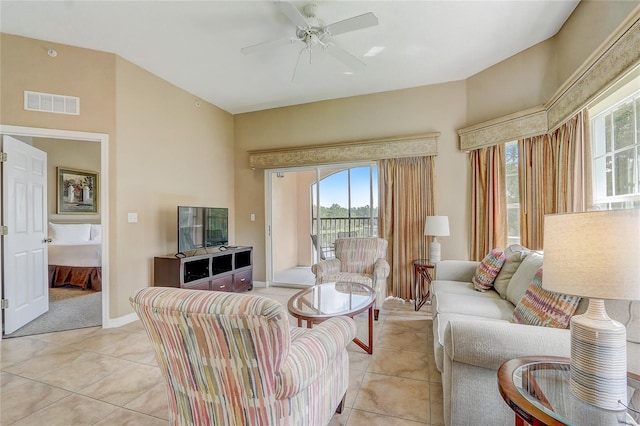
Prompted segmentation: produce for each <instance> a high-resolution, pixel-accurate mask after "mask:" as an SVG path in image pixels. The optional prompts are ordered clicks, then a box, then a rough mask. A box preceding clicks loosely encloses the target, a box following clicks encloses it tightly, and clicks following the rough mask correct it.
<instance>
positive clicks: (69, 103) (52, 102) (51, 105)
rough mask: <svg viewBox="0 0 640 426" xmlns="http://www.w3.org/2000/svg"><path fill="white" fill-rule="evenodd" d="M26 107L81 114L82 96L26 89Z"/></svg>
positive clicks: (36, 109) (30, 109)
mask: <svg viewBox="0 0 640 426" xmlns="http://www.w3.org/2000/svg"><path fill="white" fill-rule="evenodd" d="M24 109H25V110H27V111H40V112H52V113H54V114H70V115H80V98H77V97H75V96H63V95H52V94H51V93H39V92H29V91H27V90H25V91H24Z"/></svg>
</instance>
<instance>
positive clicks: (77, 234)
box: [48, 223, 102, 291]
mask: <svg viewBox="0 0 640 426" xmlns="http://www.w3.org/2000/svg"><path fill="white" fill-rule="evenodd" d="M101 231H102V230H101V227H100V225H97V224H88V223H69V224H60V223H49V238H50V239H51V242H50V243H49V247H48V251H49V285H50V286H51V287H62V286H66V285H73V286H78V287H81V288H83V289H87V288H90V289H91V290H94V291H101V290H102V235H101Z"/></svg>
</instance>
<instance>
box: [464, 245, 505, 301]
mask: <svg viewBox="0 0 640 426" xmlns="http://www.w3.org/2000/svg"><path fill="white" fill-rule="evenodd" d="M504 261H505V257H504V251H502V250H501V249H497V248H495V249H493V250H491V251H490V252H489V253H488V254H487V255H486V256H485V257H484V259H482V261H481V262H480V264H479V265H478V268H477V269H476V273H475V275H474V276H473V278H472V279H471V282H472V283H473V286H474V288H475V289H476V290H478V291H487V290H489V289H491V287H493V281H494V280H495V279H496V276H498V272H500V269H501V268H502V265H503V264H504Z"/></svg>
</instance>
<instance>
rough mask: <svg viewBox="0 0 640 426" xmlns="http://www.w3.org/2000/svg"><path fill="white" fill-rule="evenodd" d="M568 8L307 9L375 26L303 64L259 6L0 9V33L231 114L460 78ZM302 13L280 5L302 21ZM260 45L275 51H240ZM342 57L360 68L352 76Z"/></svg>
mask: <svg viewBox="0 0 640 426" xmlns="http://www.w3.org/2000/svg"><path fill="white" fill-rule="evenodd" d="M578 2H579V0H562V1H558V0H531V1H528V0H521V1H482V0H480V1H455V0H454V1H318V2H315V4H316V5H317V7H316V13H315V17H316V18H317V19H318V20H319V21H320V22H318V23H316V24H317V25H319V26H324V25H328V24H332V23H334V22H338V21H342V20H345V19H348V18H351V17H354V16H358V15H362V14H365V13H368V12H372V13H373V14H374V15H375V17H377V20H378V25H372V26H367V27H366V28H361V29H358V30H354V31H347V32H343V33H341V34H335V35H330V36H327V37H326V38H325V39H324V40H323V43H325V44H328V46H329V47H328V49H329V50H331V49H332V48H333V49H334V50H333V52H326V51H324V50H323V48H322V46H321V44H316V45H315V46H313V47H312V50H311V55H310V56H309V54H308V52H303V53H302V55H301V54H300V52H301V51H302V49H303V48H304V47H305V44H304V43H303V42H301V41H295V42H291V43H290V42H286V41H287V39H289V38H292V37H296V30H297V28H296V25H295V24H294V21H295V19H296V17H293V20H292V17H291V16H287V15H286V11H287V9H286V6H285V8H282V7H280V6H281V5H280V6H279V5H277V4H275V3H274V2H270V1H11V0H3V1H2V2H0V29H1V31H2V32H5V33H10V34H17V35H22V36H26V37H31V38H36V39H41V40H47V41H52V42H56V43H64V44H70V45H74V46H80V47H86V48H91V49H97V50H101V51H106V52H112V53H115V54H117V55H119V56H121V57H123V58H125V59H127V60H129V61H131V62H133V63H135V64H137V65H139V66H141V67H143V68H145V69H146V70H148V71H150V72H152V73H154V74H156V75H158V76H159V77H161V78H163V79H165V80H167V81H169V82H171V83H173V84H175V85H176V86H178V87H180V88H182V89H184V90H186V91H188V92H190V93H192V94H194V95H195V96H197V97H199V98H201V99H204V100H206V101H208V102H211V103H213V104H215V105H217V106H218V107H220V108H222V109H224V110H226V111H228V112H230V113H232V114H237V113H243V112H249V111H256V110H262V109H268V108H274V107H279V106H287V105H295V104H301V103H307V102H315V101H320V100H327V99H335V98H341V97H347V96H355V95H362V94H369V93H377V92H384V91H389V90H396V89H403V88H410V87H417V86H424V85H429V84H437V83H443V82H447V81H455V80H461V79H465V78H468V77H470V76H472V75H474V74H476V73H478V72H480V71H482V70H484V69H486V68H488V67H490V66H491V65H494V64H496V63H498V62H500V61H503V60H504V59H506V58H508V57H510V56H513V55H514V54H516V53H518V52H521V51H523V50H525V49H527V48H529V47H531V46H533V45H535V44H537V43H539V42H541V41H543V40H546V39H548V38H549V37H552V36H553V35H554V34H556V33H557V32H558V30H559V29H560V28H561V27H562V25H563V23H564V22H565V21H566V19H567V18H568V17H569V15H570V14H571V13H572V12H573V10H574V9H575V7H576V6H577V4H578ZM309 3H310V2H299V1H294V2H292V4H293V6H295V8H296V9H297V10H298V11H299V12H300V14H302V15H304V7H305V5H307V4H309ZM283 11H284V12H285V13H283ZM296 13H297V12H296ZM333 28H334V29H336V28H338V27H333ZM335 32H339V31H335ZM272 40H285V42H284V43H275V45H274V46H270V47H267V48H264V49H257V51H256V52H253V53H251V54H243V53H241V49H242V48H243V47H247V46H252V45H255V44H259V43H262V42H267V41H272ZM340 49H342V50H340ZM343 50H344V51H346V52H348V54H350V55H353V56H354V57H356V58H357V60H359V61H361V62H363V63H365V64H366V66H365V67H363V69H361V70H358V69H357V70H356V72H353V71H354V69H353V67H350V66H347V65H346V64H345V61H346V62H347V63H349V62H353V58H351V57H348V58H347V59H345V58H342V60H340V58H338V59H336V56H340V55H336V54H335V53H336V51H337V52H338V53H342V52H343ZM327 53H334V55H331V54H327ZM299 56H300V58H301V60H300V62H299V63H298V58H299ZM309 58H310V63H309ZM296 64H298V68H297V71H296V72H295V79H292V77H293V75H294V69H295V68H296Z"/></svg>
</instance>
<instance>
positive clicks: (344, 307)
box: [287, 282, 376, 354]
mask: <svg viewBox="0 0 640 426" xmlns="http://www.w3.org/2000/svg"><path fill="white" fill-rule="evenodd" d="M375 300H376V293H375V291H373V288H371V287H369V286H366V285H364V284H360V283H348V282H335V283H324V284H318V285H314V286H313V287H309V288H308V289H305V290H302V291H299V292H298V293H296V294H294V295H293V296H292V297H291V299H289V302H288V303H287V308H288V309H289V313H290V314H291V315H293V316H294V317H295V318H297V319H298V327H302V321H306V322H307V327H308V328H311V327H313V324H318V323H321V322H322V321H326V320H328V319H329V318H333V317H337V316H341V315H344V316H347V317H351V318H353V317H354V316H356V315H358V314H359V313H361V312H364V311H366V310H368V311H369V342H368V344H364V342H362V341H361V340H360V339H358V338H355V339H353V343H355V344H356V345H358V346H360V347H361V348H362V349H364V350H365V351H366V352H367V353H368V354H372V353H373V302H375Z"/></svg>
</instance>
